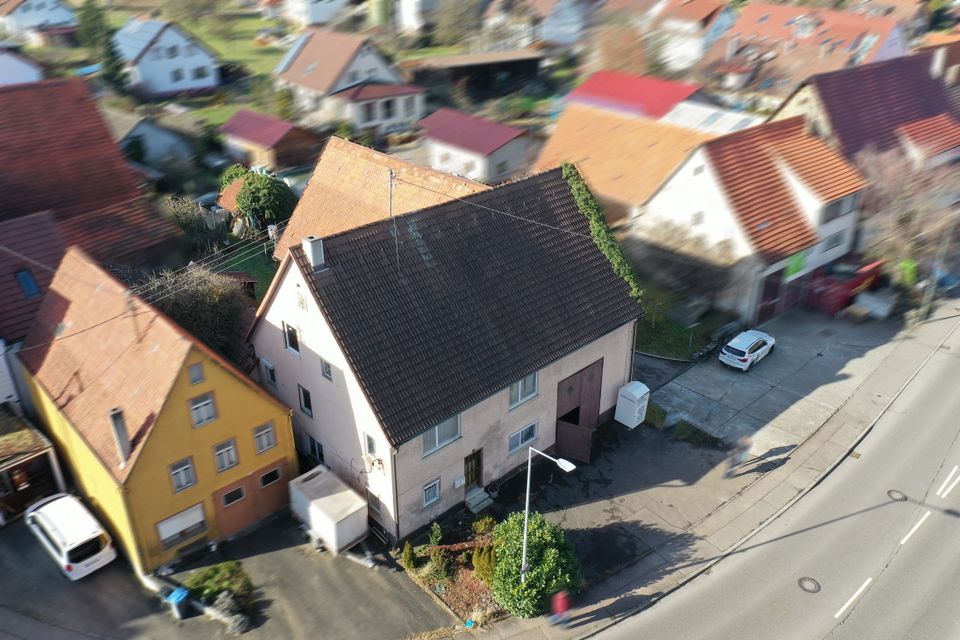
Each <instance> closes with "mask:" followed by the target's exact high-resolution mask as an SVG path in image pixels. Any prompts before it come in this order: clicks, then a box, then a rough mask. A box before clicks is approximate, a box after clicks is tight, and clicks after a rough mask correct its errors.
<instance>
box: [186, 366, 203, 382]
mask: <svg viewBox="0 0 960 640" xmlns="http://www.w3.org/2000/svg"><path fill="white" fill-rule="evenodd" d="M188 371H189V372H190V384H200V383H201V382H203V380H204V378H203V363H201V362H197V363H195V364H192V365H190V368H189V369H188Z"/></svg>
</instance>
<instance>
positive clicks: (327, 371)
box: [320, 358, 333, 381]
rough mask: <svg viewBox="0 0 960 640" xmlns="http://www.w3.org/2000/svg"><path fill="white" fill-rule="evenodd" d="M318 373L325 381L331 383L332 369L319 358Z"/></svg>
mask: <svg viewBox="0 0 960 640" xmlns="http://www.w3.org/2000/svg"><path fill="white" fill-rule="evenodd" d="M320 373H321V374H322V375H323V377H324V378H326V379H327V380H330V381H333V367H331V366H330V363H329V362H327V361H326V360H324V359H323V358H320Z"/></svg>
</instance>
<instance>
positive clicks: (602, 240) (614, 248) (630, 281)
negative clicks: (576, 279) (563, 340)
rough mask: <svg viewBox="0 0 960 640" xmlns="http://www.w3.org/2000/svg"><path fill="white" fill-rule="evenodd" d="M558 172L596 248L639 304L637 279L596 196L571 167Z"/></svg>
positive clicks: (567, 165)
mask: <svg viewBox="0 0 960 640" xmlns="http://www.w3.org/2000/svg"><path fill="white" fill-rule="evenodd" d="M560 169H561V171H562V172H563V179H564V180H566V181H567V184H568V185H570V191H572V192H573V199H574V200H575V201H576V203H577V207H578V208H579V209H580V212H581V213H583V215H584V216H586V218H587V222H589V223H590V235H591V236H593V241H594V242H595V243H596V245H597V248H599V249H600V251H602V252H603V255H605V256H606V257H607V260H609V261H610V265H611V266H612V267H613V271H614V273H616V274H617V275H618V276H620V277H621V278H623V280H624V282H626V283H627V285H628V286H629V287H630V295H631V296H632V297H633V298H634V299H635V300H637V301H638V302H639V301H640V300H642V299H643V288H642V287H641V286H640V282H639V280H637V275H636V273H634V271H633V267H632V266H631V265H630V263H629V262H628V261H627V259H626V257H624V255H623V249H621V248H620V243H619V242H617V239H616V237H615V236H614V235H613V231H611V230H610V226H609V225H608V224H607V219H606V218H605V217H604V215H603V209H601V207H600V203H599V202H597V199H596V197H594V195H593V193H592V192H591V191H590V187H588V186H587V183H586V182H585V181H584V179H583V176H581V175H580V172H579V171H577V168H576V167H575V166H573V164H571V163H569V162H564V163H563V164H562V165H560Z"/></svg>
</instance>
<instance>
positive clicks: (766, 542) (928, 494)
mask: <svg viewBox="0 0 960 640" xmlns="http://www.w3.org/2000/svg"><path fill="white" fill-rule="evenodd" d="M949 322H956V321H955V320H949ZM930 346H931V348H933V347H934V346H935V345H934V344H931V345H930ZM958 380H960V331H957V332H954V333H953V334H952V336H951V337H950V339H949V340H948V341H947V343H946V345H945V348H944V349H942V350H940V351H938V352H937V353H936V354H935V355H934V356H933V357H932V358H931V359H930V361H929V362H928V363H927V365H926V366H925V367H924V368H923V369H922V371H921V372H920V373H919V375H918V376H917V377H916V378H915V379H914V381H913V382H912V383H911V384H910V385H909V386H908V387H907V388H906V389H905V390H904V392H903V394H902V395H901V396H900V397H899V398H898V399H897V401H896V402H894V404H893V405H892V406H891V407H890V409H889V410H888V411H887V412H886V414H885V415H884V416H883V417H882V418H881V419H880V420H879V422H878V423H877V424H876V426H875V427H874V429H873V431H872V432H871V433H870V434H869V435H868V436H867V438H866V439H865V440H864V441H863V442H861V445H860V446H859V447H858V448H857V450H856V452H855V454H859V455H858V456H857V455H854V456H851V457H848V458H847V459H846V460H845V461H844V462H843V464H841V465H840V466H839V467H838V468H837V469H836V470H835V471H834V472H833V473H832V474H830V475H829V476H828V477H827V478H826V479H825V480H824V481H823V482H822V483H821V484H820V485H819V486H817V487H816V488H814V489H813V490H812V491H811V492H810V493H808V494H807V495H806V496H805V497H803V498H802V499H801V500H800V501H799V502H797V503H796V504H795V505H794V506H793V507H791V508H790V509H789V510H788V511H786V512H785V513H784V514H783V515H782V516H781V517H779V518H778V519H777V520H775V521H774V522H773V523H772V524H770V525H769V526H767V527H766V528H765V529H764V530H763V531H761V532H760V533H759V534H758V535H756V536H754V537H753V538H751V539H750V540H748V541H747V542H746V543H745V544H744V545H743V546H742V547H741V548H740V549H739V550H738V551H737V552H736V553H735V554H733V555H732V556H730V557H728V558H726V559H724V560H723V561H722V562H720V563H719V564H717V565H715V566H714V567H713V569H712V570H711V571H710V572H708V573H705V574H703V575H701V576H700V577H698V578H696V579H695V580H694V581H692V582H691V583H690V584H688V585H686V586H684V587H682V588H681V589H680V590H678V591H677V592H675V593H673V594H671V595H669V596H667V597H666V598H664V599H663V600H662V601H660V602H659V603H658V604H656V605H654V606H653V607H651V608H650V609H648V610H646V611H644V612H642V613H640V614H639V615H636V616H634V617H632V618H628V619H627V620H625V621H624V622H622V623H620V624H618V625H616V626H614V627H612V628H610V629H609V630H607V631H606V632H605V633H603V634H601V635H600V637H601V638H605V639H607V640H613V639H617V638H623V639H631V640H633V639H635V638H696V639H700V638H704V639H710V638H716V639H718V640H719V639H724V640H725V639H728V638H737V639H738V640H740V639H752V638H763V639H765V640H766V639H769V638H783V639H787V638H802V639H811V638H831V639H833V638H838V639H839V638H844V639H858V640H859V639H863V638H870V639H872V640H882V639H887V638H890V639H901V638H909V639H910V640H923V639H927V638H930V639H938V638H944V639H946V638H951V639H953V638H957V637H960V615H958V613H957V611H956V605H955V604H954V601H955V598H956V596H955V594H954V585H955V583H956V576H957V575H960V537H958V535H957V533H958V531H960V442H958V434H960V392H958V385H957V381H958ZM955 467H956V469H955ZM805 579H812V580H805ZM801 583H802V584H803V586H805V587H807V589H809V591H806V590H804V589H803V588H801Z"/></svg>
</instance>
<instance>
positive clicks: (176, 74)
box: [170, 69, 183, 82]
mask: <svg viewBox="0 0 960 640" xmlns="http://www.w3.org/2000/svg"><path fill="white" fill-rule="evenodd" d="M181 80H183V69H174V70H173V71H171V72H170V81H171V82H180V81H181Z"/></svg>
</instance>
